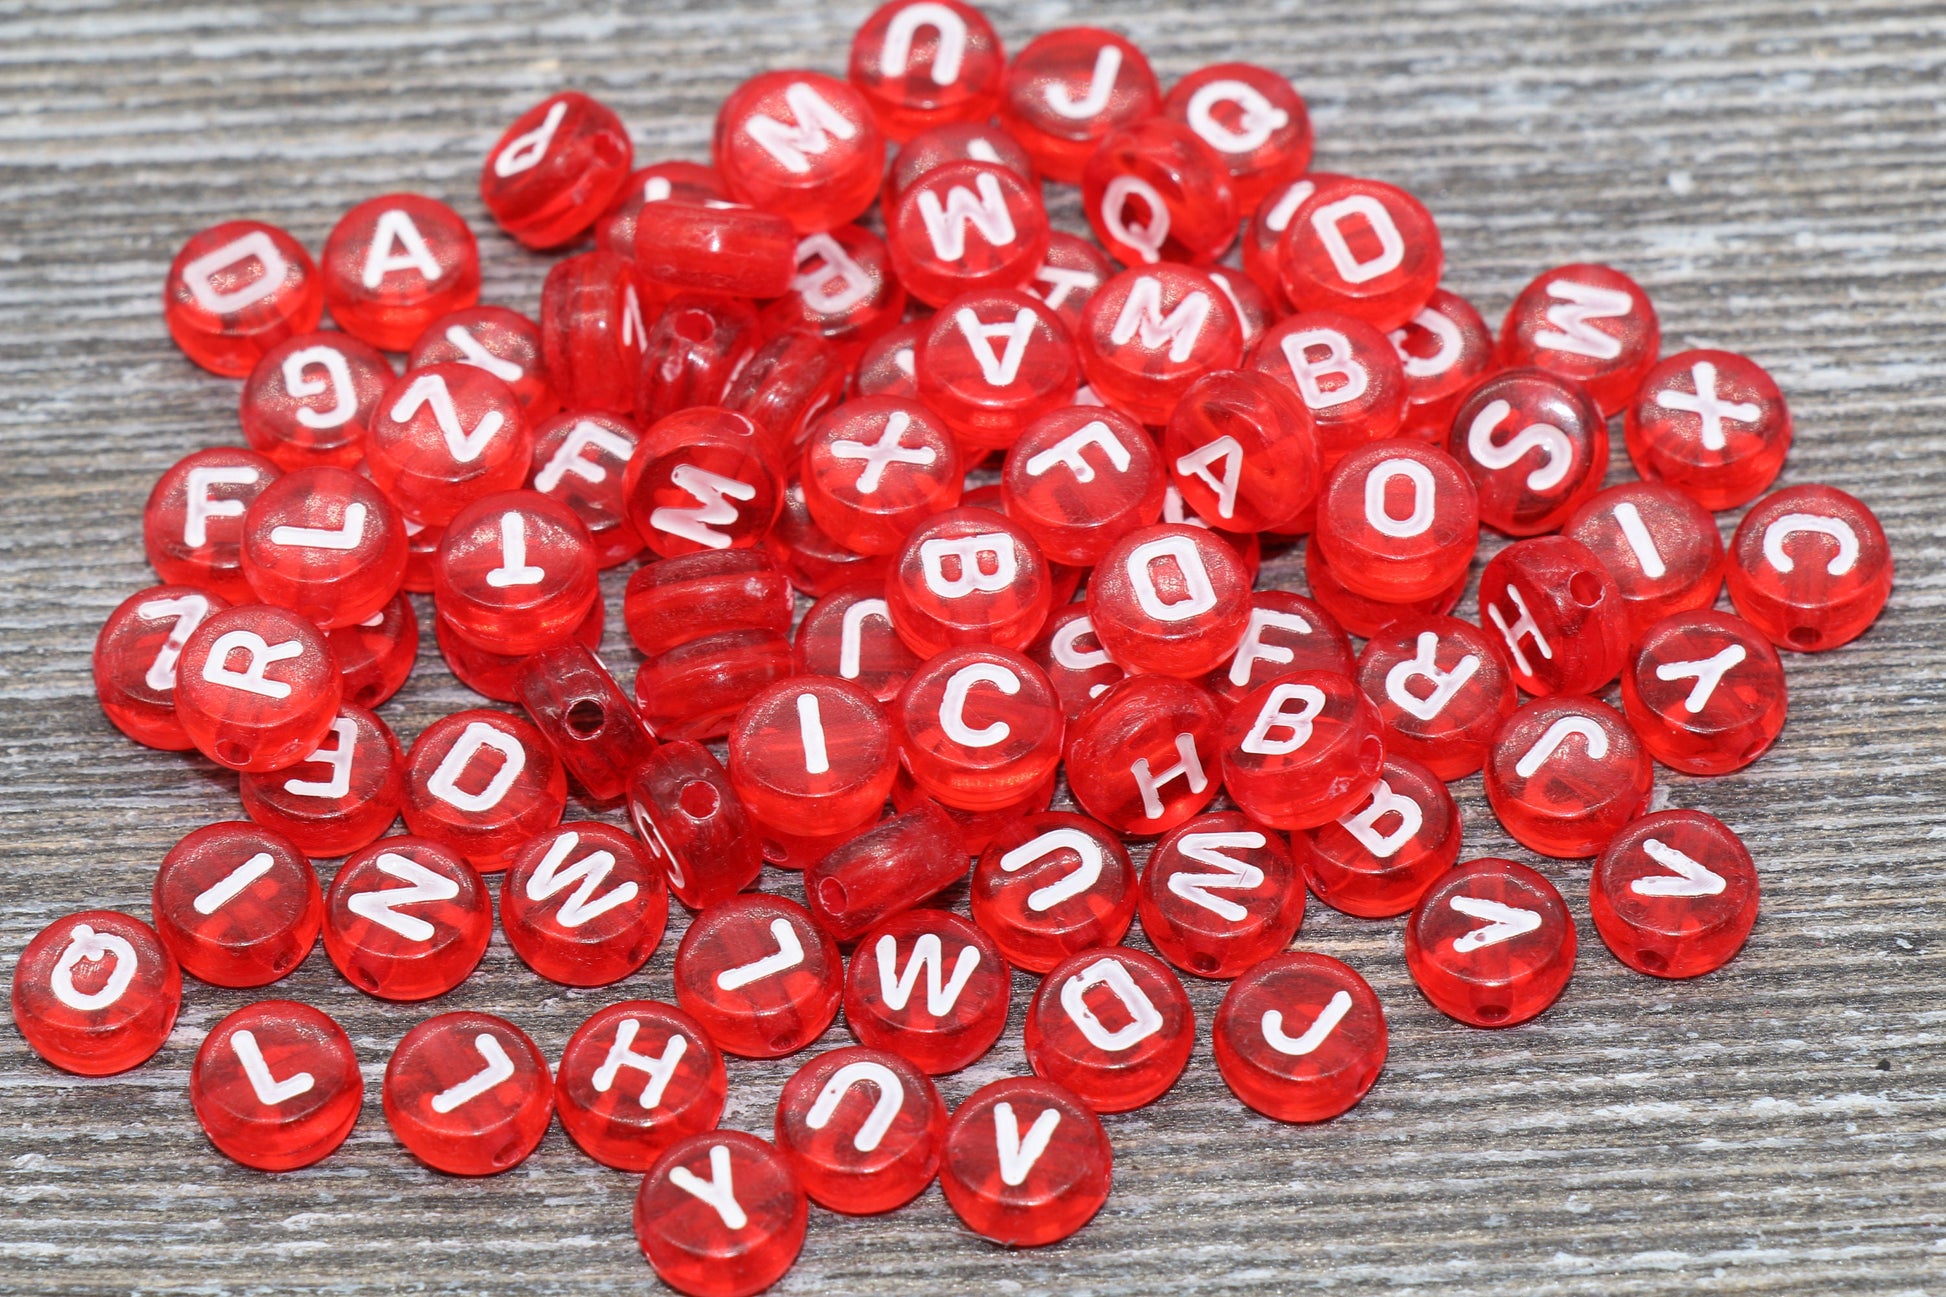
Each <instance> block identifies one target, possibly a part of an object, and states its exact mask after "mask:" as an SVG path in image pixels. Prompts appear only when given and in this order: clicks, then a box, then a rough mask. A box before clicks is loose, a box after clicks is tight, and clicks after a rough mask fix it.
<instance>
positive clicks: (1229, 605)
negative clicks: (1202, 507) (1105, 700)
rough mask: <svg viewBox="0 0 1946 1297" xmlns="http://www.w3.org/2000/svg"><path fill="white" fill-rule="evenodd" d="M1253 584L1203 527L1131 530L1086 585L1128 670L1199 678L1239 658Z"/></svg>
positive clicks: (1098, 631) (1104, 633)
mask: <svg viewBox="0 0 1946 1297" xmlns="http://www.w3.org/2000/svg"><path fill="white" fill-rule="evenodd" d="M1249 595H1250V577H1249V573H1248V572H1247V571H1245V569H1244V566H1243V564H1242V562H1241V561H1240V560H1239V559H1238V558H1237V556H1236V552H1235V551H1234V550H1232V549H1231V548H1230V547H1229V546H1228V545H1226V544H1224V542H1223V541H1222V539H1221V538H1220V537H1218V536H1217V535H1216V534H1215V533H1214V532H1211V531H1209V530H1207V529H1206V528H1202V527H1191V526H1187V525H1180V524H1179V525H1170V524H1167V523H1164V524H1160V525H1157V526H1154V527H1144V528H1141V529H1140V530H1138V531H1132V532H1130V533H1128V534H1127V535H1126V536H1124V537H1122V538H1121V539H1120V540H1119V541H1117V542H1115V544H1114V546H1113V547H1112V548H1110V549H1109V551H1108V552H1107V553H1106V554H1104V555H1103V556H1102V560H1101V563H1100V564H1099V565H1098V566H1097V567H1096V569H1095V572H1094V577H1093V579H1092V580H1090V581H1089V583H1088V616H1089V618H1090V620H1091V621H1092V622H1093V623H1094V627H1095V635H1096V637H1097V638H1098V639H1100V641H1101V646H1102V647H1103V648H1104V649H1106V650H1108V654H1109V656H1110V657H1112V658H1113V659H1114V660H1115V661H1116V662H1117V663H1118V664H1119V665H1121V666H1122V667H1124V668H1126V669H1128V670H1130V671H1135V672H1143V671H1151V672H1158V673H1161V674H1164V675H1172V676H1181V677H1183V678H1185V679H1194V678H1196V677H1199V676H1202V675H1205V674H1207V673H1208V672H1209V671H1210V670H1212V669H1213V668H1214V667H1215V666H1216V665H1217V664H1218V663H1220V662H1222V661H1223V660H1224V659H1226V658H1228V657H1229V656H1230V655H1231V654H1232V653H1234V652H1235V651H1236V648H1237V645H1238V644H1239V643H1240V642H1241V641H1242V639H1243V633H1244V630H1245V628H1246V627H1247V626H1248V624H1249V615H1250V605H1249Z"/></svg>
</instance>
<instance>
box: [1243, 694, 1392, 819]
mask: <svg viewBox="0 0 1946 1297" xmlns="http://www.w3.org/2000/svg"><path fill="white" fill-rule="evenodd" d="M1383 734H1384V725H1383V723H1382V722H1381V721H1380V720H1379V718H1378V709H1377V708H1375V707H1373V706H1372V703H1371V700H1370V699H1369V698H1367V697H1365V695H1364V694H1363V693H1362V692H1361V691H1360V690H1359V688H1358V686H1357V685H1355V684H1353V683H1352V681H1351V677H1349V676H1345V675H1340V674H1338V673H1337V672H1332V671H1294V672H1292V673H1291V674H1289V675H1285V676H1278V677H1277V678H1276V679H1274V680H1273V681H1271V683H1269V684H1267V685H1264V686H1262V687H1261V688H1259V689H1257V690H1256V691H1255V692H1253V693H1251V694H1249V695H1247V696H1246V697H1245V698H1244V699H1243V701H1242V702H1240V703H1238V704H1237V705H1236V707H1235V708H1234V709H1233V710H1232V711H1231V712H1230V717H1229V720H1228V721H1227V722H1226V723H1225V725H1224V727H1223V736H1222V740H1221V742H1222V752H1223V786H1224V788H1225V789H1226V790H1227V791H1228V792H1229V794H1230V800H1232V801H1234V802H1235V803H1236V804H1237V806H1238V808H1239V809H1240V810H1242V811H1243V813H1244V814H1246V815H1248V816H1250V817H1251V818H1252V819H1255V820H1257V821H1258V822H1260V823H1263V824H1269V825H1272V826H1274V827H1276V828H1280V829H1309V828H1315V827H1316V826H1317V825H1320V824H1325V823H1329V822H1330V821H1332V820H1335V819H1337V818H1338V817H1339V816H1340V815H1344V814H1346V813H1347V812H1349V811H1351V810H1352V809H1353V808H1355V807H1356V806H1357V805H1358V804H1359V803H1360V802H1362V801H1363V800H1364V799H1365V797H1366V795H1367V794H1368V793H1370V792H1371V788H1372V784H1373V783H1374V782H1375V781H1376V780H1377V779H1378V777H1379V770H1380V768H1381V767H1382V766H1383V765H1384V763H1385V740H1384V738H1383Z"/></svg>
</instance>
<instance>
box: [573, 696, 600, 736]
mask: <svg viewBox="0 0 1946 1297" xmlns="http://www.w3.org/2000/svg"><path fill="white" fill-rule="evenodd" d="M566 719H567V726H568V729H569V730H571V731H572V732H573V733H574V735H575V737H577V738H583V739H591V738H593V737H594V736H595V735H597V734H599V733H601V731H602V728H603V727H604V726H605V725H607V724H608V713H607V712H605V711H603V710H602V706H601V704H600V703H598V702H596V701H595V700H594V699H592V698H582V699H578V700H577V701H576V702H575V704H574V705H573V706H572V707H570V708H568V714H567V718H566Z"/></svg>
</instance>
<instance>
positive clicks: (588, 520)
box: [527, 411, 643, 568]
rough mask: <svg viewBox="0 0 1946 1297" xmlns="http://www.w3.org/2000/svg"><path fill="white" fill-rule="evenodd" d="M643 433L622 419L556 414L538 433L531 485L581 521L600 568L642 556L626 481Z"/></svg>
mask: <svg viewBox="0 0 1946 1297" xmlns="http://www.w3.org/2000/svg"><path fill="white" fill-rule="evenodd" d="M641 440H642V434H641V431H640V430H639V429H637V428H636V426H635V425H634V424H633V423H632V422H630V421H629V420H628V419H626V418H624V417H622V416H621V415H618V414H602V413H599V412H596V411H583V412H577V413H568V414H560V415H556V416H554V417H553V418H551V419H546V420H543V421H542V422H541V423H540V424H538V425H537V426H536V427H535V428H534V459H533V470H532V475H531V476H530V477H529V478H528V483H527V484H528V485H529V486H530V487H531V488H532V489H533V490H535V491H537V492H539V493H540V494H542V495H544V496H547V497H548V498H549V499H551V500H553V501H555V502H556V503H557V504H564V505H566V506H567V507H568V508H569V509H571V510H573V512H574V515H575V517H577V518H579V519H581V524H582V526H584V527H586V528H587V529H588V536H589V538H590V539H591V540H593V541H594V546H595V564H596V566H598V567H601V568H611V567H614V566H615V565H617V564H618V563H626V562H627V561H628V560H629V559H632V558H634V557H635V556H636V555H637V554H639V553H641V552H642V545H643V541H642V533H641V532H639V531H637V530H636V529H635V524H634V522H633V521H631V520H630V518H629V516H628V505H627V502H626V500H625V499H624V497H623V494H622V478H623V475H624V474H625V473H626V472H627V471H628V462H629V460H630V458H631V457H633V455H634V454H635V447H636V446H637V445H639V444H640V443H641Z"/></svg>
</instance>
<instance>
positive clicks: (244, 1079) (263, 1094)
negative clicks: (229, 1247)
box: [189, 1000, 365, 1171]
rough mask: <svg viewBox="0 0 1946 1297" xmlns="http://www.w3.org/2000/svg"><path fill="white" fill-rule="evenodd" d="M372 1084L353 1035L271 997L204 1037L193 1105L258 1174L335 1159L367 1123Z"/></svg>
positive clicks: (216, 1139)
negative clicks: (364, 1109)
mask: <svg viewBox="0 0 1946 1297" xmlns="http://www.w3.org/2000/svg"><path fill="white" fill-rule="evenodd" d="M364 1097H365V1082H364V1080H363V1078H362V1077H361V1076H360V1075H359V1072H358V1055H357V1053H356V1052H355V1051H354V1050H353V1049H352V1046H351V1037H349V1036H347V1035H346V1034H345V1031H344V1028H343V1027H340V1026H339V1025H338V1024H337V1023H336V1022H334V1021H332V1019H331V1018H330V1016H329V1015H327V1014H324V1013H322V1012H320V1011H318V1010H317V1009H314V1008H312V1007H311V1006H310V1005H308V1004H298V1003H296V1002H294V1001H291V1000H263V1001H260V1002H259V1003H256V1004H252V1005H247V1006H245V1007H244V1008H241V1009H238V1010H237V1011H236V1012H234V1013H232V1014H230V1015H229V1016H228V1017H226V1018H224V1019H223V1020H222V1021H221V1022H219V1023H217V1024H216V1028H215V1029H214V1030H213V1031H211V1032H210V1033H209V1035H207V1036H205V1037H204V1038H203V1043H202V1046H201V1047H200V1048H198V1049H197V1051H196V1062H195V1064H194V1066H193V1067H191V1069H190V1072H189V1104H190V1107H191V1108H192V1109H193V1110H194V1111H195V1113H196V1120H197V1122H199V1123H200V1124H201V1125H202V1128H203V1133H204V1134H206V1135H208V1136H209V1142H210V1143H212V1144H214V1145H215V1146H216V1151H217V1152H219V1153H221V1154H223V1155H224V1156H225V1157H227V1158H230V1159H231V1160H232V1161H236V1162H241V1163H242V1164H243V1165H244V1166H247V1167H250V1168H252V1169H254V1170H258V1171H294V1170H296V1169H297V1168H298V1167H300V1166H310V1165H311V1164H312V1163H314V1162H319V1161H322V1160H323V1159H324V1158H326V1157H329V1156H330V1155H331V1154H332V1153H333V1152H335V1151H336V1150H337V1148H338V1146H339V1145H340V1144H342V1143H344V1142H345V1137H346V1136H347V1135H349V1134H351V1128H352V1127H353V1126H354V1125H356V1124H357V1122H358V1110H359V1107H360V1106H361V1105H362V1103H363V1101H364Z"/></svg>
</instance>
